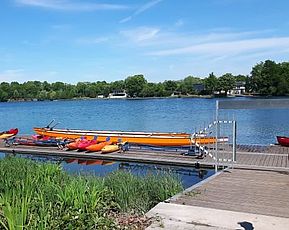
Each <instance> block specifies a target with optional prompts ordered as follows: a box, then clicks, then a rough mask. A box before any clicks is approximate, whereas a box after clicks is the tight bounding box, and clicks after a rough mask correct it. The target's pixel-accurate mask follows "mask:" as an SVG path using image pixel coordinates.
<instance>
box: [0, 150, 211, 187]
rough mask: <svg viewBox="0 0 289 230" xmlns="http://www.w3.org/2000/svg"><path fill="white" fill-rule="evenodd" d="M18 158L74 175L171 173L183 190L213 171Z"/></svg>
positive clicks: (131, 164) (116, 163) (44, 158)
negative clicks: (51, 165)
mask: <svg viewBox="0 0 289 230" xmlns="http://www.w3.org/2000/svg"><path fill="white" fill-rule="evenodd" d="M4 157H5V154H4V153H0V159H2V158H4ZM18 157H25V158H30V159H32V160H36V161H49V162H52V163H60V164H61V165H62V167H63V169H64V170H65V171H67V172H68V173H70V174H76V175H78V174H89V175H97V176H105V175H107V174H109V173H111V172H114V171H117V170H122V171H127V172H131V173H133V174H134V175H138V176H143V175H147V174H162V173H171V174H174V175H176V176H177V177H178V178H179V179H180V180H181V182H182V184H183V186H184V188H188V187H190V186H192V185H194V184H196V183H198V182H200V181H202V180H204V179H206V178H208V177H209V176H211V175H213V174H214V170H212V169H195V168H181V167H169V166H160V165H153V164H138V163H124V162H109V161H99V160H77V159H62V158H50V157H36V156H29V155H18Z"/></svg>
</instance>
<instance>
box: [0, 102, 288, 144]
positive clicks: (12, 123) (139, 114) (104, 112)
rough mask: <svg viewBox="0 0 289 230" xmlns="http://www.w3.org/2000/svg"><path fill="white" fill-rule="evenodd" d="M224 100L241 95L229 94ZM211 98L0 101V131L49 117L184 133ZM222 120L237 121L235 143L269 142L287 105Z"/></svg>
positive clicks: (78, 124)
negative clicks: (281, 107) (282, 107)
mask: <svg viewBox="0 0 289 230" xmlns="http://www.w3.org/2000/svg"><path fill="white" fill-rule="evenodd" d="M227 100H244V99H243V98H234V99H227ZM215 105H216V99H195V98H184V99H182V98H178V99H150V100H149V99H148V100H71V101H43V102H11V103H0V119H1V123H0V130H6V129H10V128H11V127H18V128H19V129H20V133H21V134H32V133H33V130H32V127H34V126H41V127H42V126H45V125H47V124H48V123H49V122H50V121H51V120H52V119H55V120H56V121H57V122H60V124H59V125H58V126H57V127H61V128H80V129H100V130H135V131H173V132H189V133H193V132H194V131H195V130H198V129H200V128H203V127H204V126H206V125H207V124H209V123H210V122H212V120H213V119H214V116H215ZM220 117H221V118H222V119H232V118H233V117H234V118H235V119H236V120H237V126H238V130H237V142H238V143H239V144H262V145H266V144H271V143H275V142H276V140H275V137H276V135H289V110H287V109H275V110H270V109H262V110H260V109H259V110H239V111H238V110H226V111H221V112H220Z"/></svg>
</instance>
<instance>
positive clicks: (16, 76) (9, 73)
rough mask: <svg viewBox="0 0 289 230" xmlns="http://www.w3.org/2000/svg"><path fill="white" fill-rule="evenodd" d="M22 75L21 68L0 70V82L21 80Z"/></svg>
mask: <svg viewBox="0 0 289 230" xmlns="http://www.w3.org/2000/svg"><path fill="white" fill-rule="evenodd" d="M23 76H24V70H23V69H8V70H4V71H2V72H0V82H12V81H21V79H23Z"/></svg>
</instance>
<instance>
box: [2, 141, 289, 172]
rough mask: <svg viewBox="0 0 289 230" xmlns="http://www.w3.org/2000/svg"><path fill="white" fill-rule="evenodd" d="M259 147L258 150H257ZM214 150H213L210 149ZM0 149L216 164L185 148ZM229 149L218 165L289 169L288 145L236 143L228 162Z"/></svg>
mask: <svg viewBox="0 0 289 230" xmlns="http://www.w3.org/2000/svg"><path fill="white" fill-rule="evenodd" d="M258 150H259V152H257V151H258ZM211 151H212V152H213V151H214V150H213V149H212V150H211ZM0 152H3V153H13V154H29V155H38V156H51V157H61V158H76V159H85V160H94V159H96V160H107V161H122V162H138V163H148V164H160V165H171V166H181V167H205V168H208V167H209V168H212V167H215V164H216V162H215V160H214V159H213V158H212V157H210V156H209V155H207V156H206V157H204V158H203V159H199V158H198V156H197V155H191V154H187V153H188V150H184V149H178V150H177V149H176V150H160V149H154V148H144V147H131V148H130V149H129V150H128V151H125V152H114V153H109V154H101V153H99V152H95V153H87V152H78V151H66V150H60V149H58V148H57V147H37V146H24V145H12V146H10V147H6V146H5V145H4V143H1V144H0ZM231 155H232V152H231V151H230V147H228V148H223V149H219V154H218V156H219V157H220V159H218V162H217V164H218V166H219V168H223V167H230V166H231V167H234V168H240V169H267V170H283V169H289V148H284V147H279V146H267V147H263V146H262V147H258V146H238V148H237V159H236V162H232V161H230V160H229V159H230V157H231Z"/></svg>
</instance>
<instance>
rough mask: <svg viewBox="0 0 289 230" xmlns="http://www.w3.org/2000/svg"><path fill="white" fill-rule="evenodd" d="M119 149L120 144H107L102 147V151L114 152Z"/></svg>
mask: <svg viewBox="0 0 289 230" xmlns="http://www.w3.org/2000/svg"><path fill="white" fill-rule="evenodd" d="M118 150H119V146H118V145H106V146H104V147H103V148H102V149H101V153H112V152H116V151H118Z"/></svg>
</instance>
